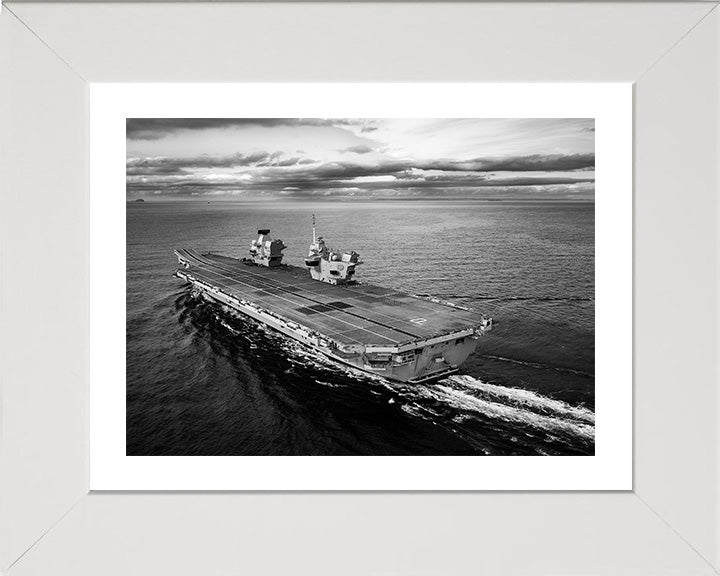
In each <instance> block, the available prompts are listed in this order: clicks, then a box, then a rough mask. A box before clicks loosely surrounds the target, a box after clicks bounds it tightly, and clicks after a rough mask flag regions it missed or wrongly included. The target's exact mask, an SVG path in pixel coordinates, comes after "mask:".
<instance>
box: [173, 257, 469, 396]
mask: <svg viewBox="0 0 720 576" xmlns="http://www.w3.org/2000/svg"><path fill="white" fill-rule="evenodd" d="M176 254H177V255H178V259H179V262H180V263H181V264H182V267H181V268H180V269H178V270H177V272H176V276H177V277H179V278H181V279H183V280H185V281H186V282H188V283H190V284H191V285H192V286H193V287H194V289H196V290H197V291H199V292H201V293H202V294H204V295H205V296H206V297H208V298H210V299H211V300H214V301H216V302H219V303H221V304H223V305H225V306H227V307H229V308H231V309H233V310H235V311H237V312H239V313H241V314H244V315H246V316H249V317H250V318H253V319H254V320H256V321H258V322H260V323H262V324H264V325H266V326H268V327H270V328H272V329H274V330H276V331H278V332H280V333H282V334H284V335H286V336H288V337H289V338H292V339H293V340H296V341H298V342H300V343H301V344H304V345H305V346H308V347H309V348H311V349H313V350H315V351H316V352H317V353H319V354H322V355H323V356H325V357H326V358H329V359H330V360H332V361H334V362H337V363H339V364H343V365H346V366H350V367H352V368H355V369H358V370H361V371H363V372H366V373H368V374H372V375H374V376H380V377H383V378H387V379H389V380H396V381H400V382H409V383H419V382H428V381H432V380H437V379H439V378H442V377H445V376H447V375H449V374H452V373H454V372H456V371H457V369H458V367H459V366H460V365H461V364H462V363H463V362H464V361H465V360H466V359H467V357H468V356H469V355H470V354H472V353H473V352H474V350H475V348H476V346H477V340H478V333H479V331H481V330H482V328H480V330H479V329H478V326H481V327H482V324H478V322H479V319H478V318H476V317H475V316H474V315H473V314H474V313H470V312H469V311H464V309H459V308H458V307H452V306H450V305H443V304H439V303H437V302H436V301H435V302H426V301H420V300H418V299H417V298H416V297H412V296H410V295H406V294H403V293H399V292H396V291H387V290H386V289H380V288H378V287H373V286H366V285H357V286H353V287H352V289H350V288H347V287H346V288H342V287H338V286H332V285H330V284H326V283H322V282H316V281H312V280H308V279H307V272H305V271H302V272H303V274H302V275H301V274H300V273H299V272H298V270H300V269H296V268H295V267H285V269H283V270H278V269H269V268H263V267H256V266H248V265H247V264H245V263H243V262H241V261H239V260H234V259H230V258H227V257H221V256H215V255H211V254H207V255H200V254H198V253H196V252H192V251H176ZM379 290H384V291H385V294H383V295H380V296H370V294H375V295H377V294H378V291H379ZM403 298H406V299H407V300H409V301H408V302H404V301H402V299H403ZM368 299H372V302H368ZM387 302H390V303H391V304H392V305H388V306H387V309H386V308H383V306H385V305H386V304H387ZM312 303H315V304H312ZM405 313H407V314H405ZM420 313H424V314H426V315H427V316H428V318H429V319H430V320H428V319H426V318H418V317H416V316H417V315H418V314H420ZM391 314H393V315H391ZM432 315H434V319H433V318H432ZM419 320H422V321H423V322H418V321H419ZM438 327H441V328H443V329H442V330H439V331H438V330H436V329H437V328H438ZM333 330H335V331H333Z"/></svg>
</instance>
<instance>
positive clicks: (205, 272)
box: [202, 270, 407, 345]
mask: <svg viewBox="0 0 720 576" xmlns="http://www.w3.org/2000/svg"><path fill="white" fill-rule="evenodd" d="M202 272H203V273H204V274H211V275H214V276H219V277H221V278H227V279H228V280H231V281H232V282H233V283H235V284H243V285H245V286H249V287H251V288H255V289H257V288H256V287H255V286H253V285H252V284H248V283H247V282H242V281H240V280H237V279H234V278H231V277H230V276H226V275H224V274H220V273H219V272H213V271H209V270H202ZM227 288H229V287H227ZM260 291H261V292H267V293H268V294H270V295H271V296H273V297H274V298H279V299H280V300H285V301H286V302H288V303H290V304H292V305H294V306H305V304H306V303H304V302H303V303H298V302H296V301H294V300H290V299H288V298H284V297H282V296H278V295H277V294H272V293H270V292H268V291H267V290H264V289H262V288H261V289H260ZM318 314H323V315H324V316H327V317H328V318H331V319H333V320H339V321H340V322H343V323H344V324H347V325H348V326H352V327H353V328H355V329H357V330H363V331H365V332H369V333H370V334H374V335H375V336H378V337H379V338H381V339H382V340H386V341H388V342H393V343H394V344H399V342H394V341H393V340H390V339H389V338H388V337H386V336H383V335H382V334H378V333H377V332H374V331H372V330H369V329H368V328H364V327H363V326H358V325H357V324H353V323H352V322H349V321H347V320H345V319H343V318H336V317H335V316H330V315H329V314H327V313H325V312H318ZM278 315H279V314H278ZM286 320H287V321H290V322H295V320H290V319H287V318H286ZM313 331H314V332H315V331H316V330H313ZM353 340H354V339H353ZM406 340H407V337H406V339H405V340H403V341H402V342H405V341H406ZM356 341H357V340H356ZM358 343H359V344H363V345H367V343H366V342H358Z"/></svg>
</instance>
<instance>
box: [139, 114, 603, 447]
mask: <svg viewBox="0 0 720 576" xmlns="http://www.w3.org/2000/svg"><path fill="white" fill-rule="evenodd" d="M126 239H127V240H126V241H127V245H126V430H125V436H126V454H127V456H313V455H317V456H341V455H342V456H349V455H358V456H362V455H365V456H451V455H454V456H593V455H594V454H595V119H594V118H418V119H410V118H127V119H126Z"/></svg>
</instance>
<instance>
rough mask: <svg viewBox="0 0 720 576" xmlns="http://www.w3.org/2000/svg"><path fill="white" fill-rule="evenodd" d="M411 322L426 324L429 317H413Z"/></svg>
mask: <svg viewBox="0 0 720 576" xmlns="http://www.w3.org/2000/svg"><path fill="white" fill-rule="evenodd" d="M410 322H412V323H413V324H425V322H427V318H413V319H412V320H410Z"/></svg>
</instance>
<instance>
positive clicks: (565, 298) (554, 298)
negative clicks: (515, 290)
mask: <svg viewBox="0 0 720 576" xmlns="http://www.w3.org/2000/svg"><path fill="white" fill-rule="evenodd" d="M418 296H422V297H423V298H427V297H434V298H443V299H456V300H477V301H483V300H495V301H497V302H514V301H519V302H524V301H532V302H594V301H595V298H587V297H584V296H500V295H496V296H493V295H489V296H473V295H471V294H443V293H438V294H418Z"/></svg>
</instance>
